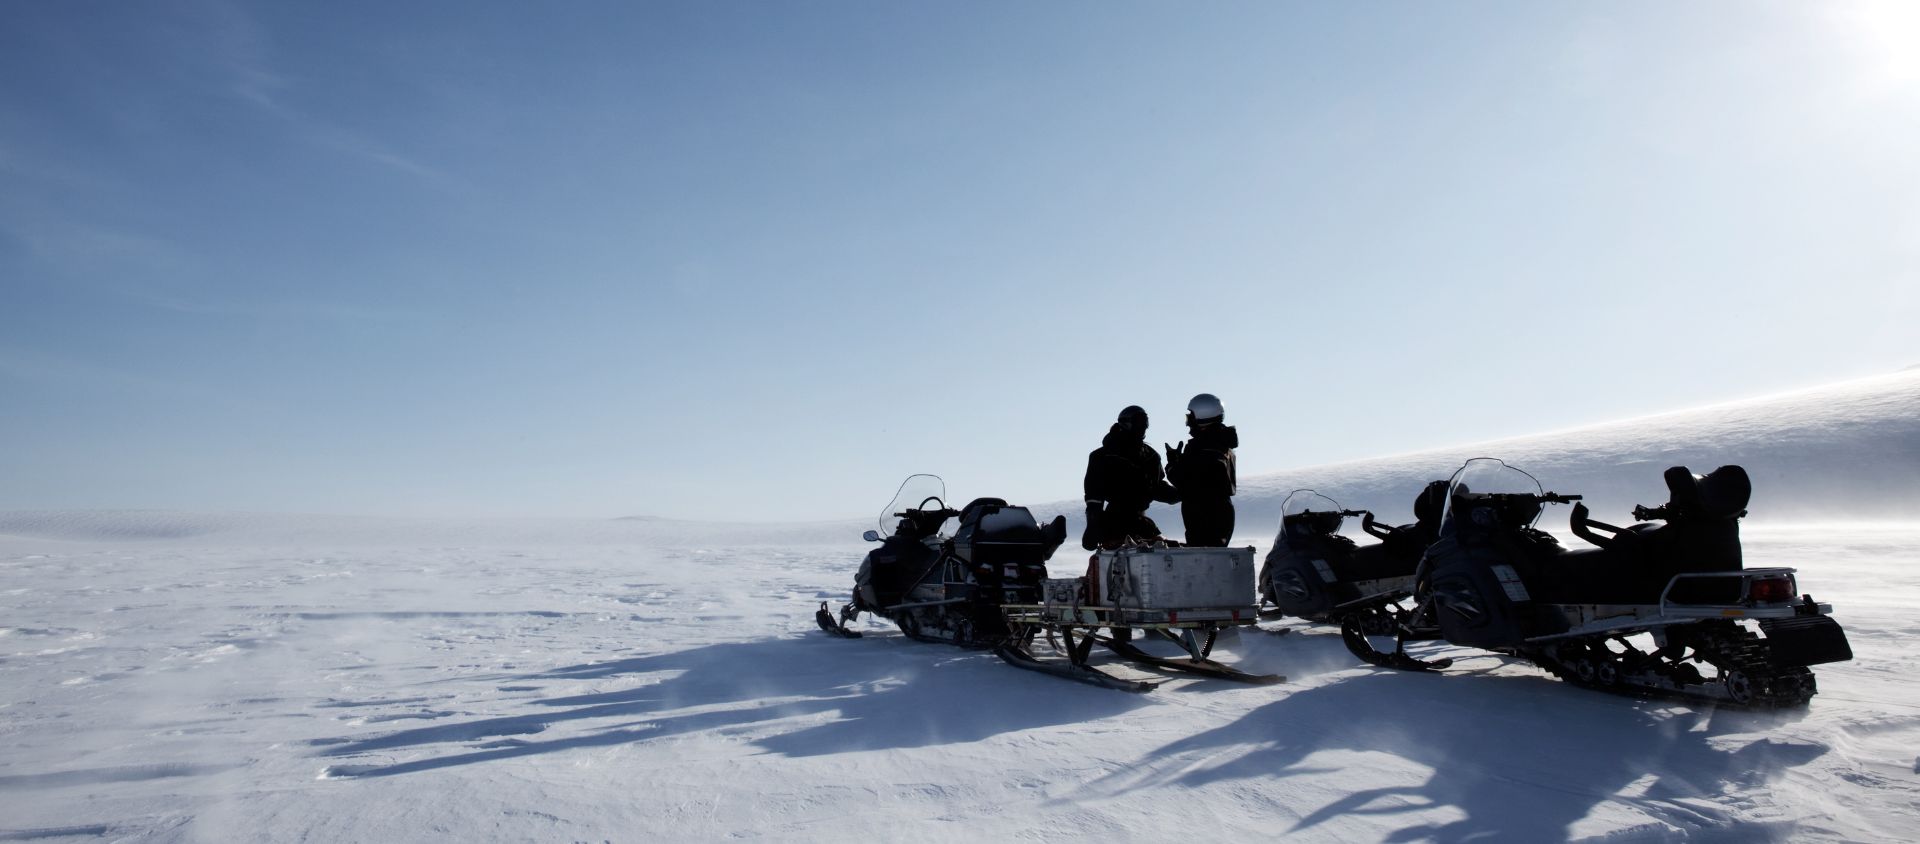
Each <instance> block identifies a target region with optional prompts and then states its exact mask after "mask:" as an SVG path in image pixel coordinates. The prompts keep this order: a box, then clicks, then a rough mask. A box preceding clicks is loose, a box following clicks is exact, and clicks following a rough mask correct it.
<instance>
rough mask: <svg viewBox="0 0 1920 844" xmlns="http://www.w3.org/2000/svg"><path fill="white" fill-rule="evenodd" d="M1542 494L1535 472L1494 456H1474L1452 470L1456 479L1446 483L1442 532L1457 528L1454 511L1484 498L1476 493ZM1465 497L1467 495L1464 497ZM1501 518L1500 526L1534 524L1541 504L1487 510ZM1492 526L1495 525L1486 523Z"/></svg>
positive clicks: (1511, 526)
mask: <svg viewBox="0 0 1920 844" xmlns="http://www.w3.org/2000/svg"><path fill="white" fill-rule="evenodd" d="M1515 493H1518V494H1522V495H1539V494H1540V493H1541V489H1540V482H1539V481H1538V480H1535V479H1534V477H1533V476H1532V475H1529V474H1527V473H1526V472H1523V471H1520V470H1519V469H1516V468H1514V467H1512V466H1508V465H1507V464H1506V462H1505V461H1503V460H1498V459H1495V458H1492V457H1475V458H1474V459H1472V460H1469V461H1467V462H1466V465H1464V466H1461V467H1460V470H1459V471H1457V472H1454V473H1453V479H1452V480H1450V481H1448V482H1447V503H1446V510H1445V511H1443V513H1442V515H1441V517H1440V525H1441V532H1442V533H1446V532H1448V531H1450V530H1451V529H1452V528H1453V527H1454V523H1453V517H1454V510H1455V509H1456V508H1458V507H1462V506H1465V505H1467V504H1468V503H1469V502H1471V501H1475V500H1483V499H1478V498H1477V496H1482V495H1495V494H1515ZM1463 496H1465V497H1463ZM1488 512H1489V513H1490V514H1492V515H1495V516H1497V517H1498V519H1497V521H1498V522H1499V526H1501V527H1508V528H1515V527H1533V524H1534V522H1537V521H1539V520H1540V505H1539V504H1538V503H1537V502H1535V503H1533V504H1530V505H1526V506H1520V507H1503V508H1499V509H1498V511H1497V512H1495V511H1491V510H1490V511H1488ZM1487 526H1489V527H1492V526H1493V525H1492V524H1489V525H1487Z"/></svg>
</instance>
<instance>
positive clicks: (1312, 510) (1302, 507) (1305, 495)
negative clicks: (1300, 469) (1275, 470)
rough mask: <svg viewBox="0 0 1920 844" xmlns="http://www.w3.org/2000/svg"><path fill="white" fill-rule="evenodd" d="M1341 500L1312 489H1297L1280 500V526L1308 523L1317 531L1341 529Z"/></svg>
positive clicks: (1326, 531) (1332, 531) (1324, 531)
mask: <svg viewBox="0 0 1920 844" xmlns="http://www.w3.org/2000/svg"><path fill="white" fill-rule="evenodd" d="M1341 521H1342V519H1341V516H1340V502H1338V501H1335V500H1333V499H1331V498H1328V497H1326V496H1324V495H1321V494H1320V493H1317V492H1314V491H1313V490H1310V489H1296V490H1294V491H1293V492H1291V493H1288V494H1287V498H1286V500H1285V501H1282V502H1280V527H1281V528H1283V529H1284V528H1286V527H1287V526H1288V525H1308V526H1311V527H1312V529H1313V530H1314V532H1315V533H1334V532H1336V531H1338V530H1340V522H1341Z"/></svg>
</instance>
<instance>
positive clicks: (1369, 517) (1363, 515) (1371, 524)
mask: <svg viewBox="0 0 1920 844" xmlns="http://www.w3.org/2000/svg"><path fill="white" fill-rule="evenodd" d="M1342 515H1347V516H1359V517H1360V529H1361V530H1364V531H1366V532H1367V533H1369V534H1371V535H1373V536H1375V537H1377V538H1379V539H1386V538H1388V537H1390V536H1393V533H1394V529H1393V527H1392V526H1382V525H1381V524H1380V523H1379V522H1376V521H1374V520H1373V511H1371V510H1348V511H1346V512H1345V513H1343V514H1342Z"/></svg>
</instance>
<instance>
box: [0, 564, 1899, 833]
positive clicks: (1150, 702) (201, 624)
mask: <svg viewBox="0 0 1920 844" xmlns="http://www.w3.org/2000/svg"><path fill="white" fill-rule="evenodd" d="M448 538H449V539H453V537H448ZM866 547H867V546H865V545H863V544H859V543H851V544H839V545H813V546H794V545H779V546H745V545H742V546H734V547H702V548H693V547H671V546H656V547H622V546H606V545H593V544H588V545H577V546H565V545H555V544H550V543H549V544H542V545H538V546H529V547H495V546H476V547H461V546H459V545H458V544H456V543H448V544H444V545H432V546H419V547H414V546H397V547H365V546H353V545H342V546H341V547H338V548H327V547H322V546H304V547H297V548H289V547H283V546H267V547H248V546H220V545H210V546H196V545H191V544H183V543H181V542H178V541H176V542H164V543H136V544H128V543H115V544H108V543H101V542H98V541H88V542H52V541H46V540H0V572H4V581H0V582H4V584H5V588H4V589H0V613H3V614H4V615H3V616H0V617H4V618H5V619H6V622H5V626H4V632H3V633H0V678H4V679H0V689H3V690H4V691H0V713H3V714H0V749H4V752H0V760H3V761H0V818H4V819H5V820H4V821H0V840H47V841H60V840H98V839H102V838H104V839H109V840H130V841H200V840H236V839H245V840H262V841H282V840H288V841H291V840H454V839H458V840H475V839H515V840H582V841H587V840H591V841H600V840H615V841H621V840H712V839H719V838H731V837H746V838H768V839H779V840H792V839H803V840H821V839H828V838H833V839H844V838H846V837H848V836H854V837H873V838H878V839H882V840H899V839H902V838H914V839H930V840H936V841H939V840H956V841H958V840H981V839H983V838H1005V839H1015V840H1037V839H1060V838H1068V839H1084V838H1095V837H1099V838H1107V839H1116V840H1151V839H1166V838H1168V837H1170V836H1176V835H1190V834H1192V833H1193V832H1194V831H1196V830H1198V831H1205V832H1208V833H1220V834H1259V835H1272V834H1290V835H1293V836H1295V837H1298V838H1300V839H1302V840H1340V841H1353V840H1462V839H1465V838H1470V837H1474V838H1477V837H1492V838H1496V839H1506V840H1529V841H1539V840H1561V839H1583V838H1600V837H1607V838H1626V839H1629V840H1681V839H1687V840H1694V839H1700V838H1707V839H1726V840H1735V839H1738V840H1753V839H1756V838H1786V837H1793V838H1796V839H1801V838H1824V839H1845V840H1898V839H1904V838H1905V837H1906V834H1907V831H1908V830H1910V829H1911V828H1913V826H1914V824H1915V822H1916V815H1920V809H1917V808H1916V806H1920V773H1917V769H1920V758H1916V755H1917V754H1920V694H1916V693H1915V691H1916V685H1915V682H1914V680H1913V679H1912V676H1911V675H1912V673H1913V672H1912V671H1911V670H1910V668H1911V666H1912V663H1913V659H1912V658H1911V657H1910V655H1909V654H1907V653H1906V652H1905V650H1906V649H1905V648H1904V647H1903V645H1905V644H1906V643H1909V642H1911V641H1913V636H1914V634H1915V633H1916V632H1920V623H1916V622H1915V620H1914V619H1916V618H1920V615H1916V614H1915V612H1914V610H1915V604H1916V603H1920V574H1917V573H1920V565H1917V564H1920V530H1915V529H1911V528H1886V529H1867V528H1860V527H1857V526H1855V527H1851V528H1847V529H1845V530H1829V529H1825V528H1820V527H1804V528H1793V529H1768V528H1750V529H1749V530H1748V546H1747V547H1748V555H1749V559H1750V561H1751V564H1754V565H1761V564H1790V565H1798V566H1800V567H1801V569H1802V586H1803V589H1806V590H1809V591H1812V592H1813V593H1814V594H1815V595H1816V596H1817V597H1819V598H1821V599H1822V600H1827V601H1832V602H1834V603H1835V604H1836V607H1837V614H1838V615H1837V617H1838V618H1839V619H1840V621H1841V622H1842V624H1844V625H1845V626H1846V627H1847V630H1848V632H1849V634H1850V635H1851V637H1852V640H1853V643H1854V647H1855V650H1856V652H1857V654H1858V658H1857V659H1856V660H1855V661H1854V662H1850V663H1844V664H1840V665H1831V666H1823V667H1820V668H1818V669H1816V671H1817V673H1818V674H1819V676H1820V680H1821V686H1822V693H1821V694H1820V696H1818V697H1817V698H1815V700H1814V702H1813V704H1812V706H1811V707H1809V708H1808V709H1807V710H1805V711H1803V712H1792V713H1773V714H1762V713H1745V712H1736V711H1713V710H1701V709H1696V708H1694V707H1689V706H1684V705H1679V704H1673V703H1662V702H1646V701H1636V700H1632V699H1627V698H1620V697H1612V696H1607V695H1601V694H1597V693H1593V692H1588V691H1582V690H1579V689H1574V688H1571V687H1569V686H1566V685H1565V684H1562V683H1559V682H1557V681H1554V680H1552V679H1551V678H1549V677H1547V676H1546V675H1545V674H1544V673H1543V672H1541V671H1538V670H1536V669H1533V668H1530V667H1527V666H1524V665H1517V664H1511V663H1508V662H1506V661H1503V660H1500V659H1497V658H1494V657H1489V656H1472V655H1468V654H1469V653H1470V652H1465V651H1462V652H1458V653H1457V654H1456V655H1459V656H1465V658H1464V659H1462V661H1461V663H1460V664H1459V666H1458V667H1457V668H1456V669H1454V670H1452V671H1449V672H1446V676H1430V675H1413V674H1404V673H1396V672H1388V671H1384V670H1378V669H1373V668H1370V667H1365V666H1361V665H1359V664H1357V662H1356V661H1355V660H1354V659H1353V658H1352V657H1351V656H1350V655H1348V654H1347V653H1346V652H1345V650H1344V648H1342V647H1341V646H1340V644H1339V640H1338V636H1337V634H1336V633H1335V632H1334V631H1331V630H1324V629H1320V628H1316V627H1312V626H1308V625H1283V626H1293V627H1295V628H1296V629H1295V630H1294V632H1292V633H1290V634H1288V635H1284V636H1275V635H1270V634H1266V633H1254V632H1249V633H1245V634H1243V635H1242V636H1240V637H1239V640H1238V641H1237V642H1233V643H1229V644H1227V645H1225V646H1223V647H1224V649H1225V650H1226V651H1227V654H1226V658H1228V659H1231V660H1236V661H1239V662H1244V663H1246V664H1247V665H1248V666H1249V667H1252V668H1255V669H1258V670H1262V671H1276V672H1280V673H1285V674H1287V675H1288V676H1289V678H1290V682H1289V683H1287V684H1285V685H1282V686H1275V687H1246V686H1238V685H1234V684H1229V683H1224V682H1220V681H1212V680H1203V679H1187V678H1173V679H1168V680H1167V681H1166V682H1165V683H1164V684H1163V685H1162V686H1161V687H1160V688H1159V689H1157V690H1155V691H1154V692H1153V693H1151V694H1148V695H1128V694H1124V693H1119V692H1113V691H1108V690H1104V689H1097V688H1091V687H1082V686H1079V685H1076V684H1070V683H1065V682H1062V681H1059V680H1056V679H1052V678H1048V677H1043V676H1039V675H1034V674H1030V673H1027V672H1021V671H1017V670H1015V669H1012V668H1009V667H1007V666H1004V665H1001V664H1000V663H999V662H998V661H997V660H995V659H994V658H993V657H992V656H991V655H989V654H983V653H975V652H968V651H961V650H957V649H952V648H946V647H941V646H936V645H926V644H921V643H915V642H911V641H908V640H906V639H904V638H902V637H900V636H899V635H898V634H897V633H894V632H892V631H890V630H889V629H887V628H884V627H882V626H880V625H877V624H869V625H868V626H867V627H866V629H867V630H869V631H870V635H869V637H868V638H865V639H861V640H852V641H844V640H837V639H832V638H829V637H826V636H824V635H823V634H820V633H819V632H818V631H817V630H815V629H813V625H812V620H811V618H810V616H811V614H812V612H813V609H814V608H815V607H816V606H817V605H818V603H819V601H821V600H829V599H830V600H834V601H836V602H838V601H839V600H841V599H842V598H843V597H844V593H845V589H846V588H847V584H848V583H849V582H850V581H851V577H852V570H853V568H854V567H855V566H856V565H857V561H858V559H859V556H860V555H861V554H862V553H864V551H865V549H866ZM1055 559H1056V562H1057V564H1059V565H1065V566H1071V565H1072V564H1073V563H1074V562H1075V561H1076V560H1077V559H1078V555H1077V554H1075V553H1071V552H1070V551H1068V550H1063V551H1062V552H1061V554H1060V555H1059V556H1057V557H1056V558H1055ZM1115 670H1116V671H1119V672H1124V673H1129V674H1130V675H1131V676H1140V677H1156V676H1162V675H1155V674H1152V673H1149V672H1144V671H1135V670H1134V669H1131V668H1117V669H1115Z"/></svg>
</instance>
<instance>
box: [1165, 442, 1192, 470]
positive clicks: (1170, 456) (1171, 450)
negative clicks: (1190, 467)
mask: <svg viewBox="0 0 1920 844" xmlns="http://www.w3.org/2000/svg"><path fill="white" fill-rule="evenodd" d="M1160 445H1161V447H1163V448H1165V449H1166V450H1167V465H1168V466H1172V465H1173V464H1174V462H1175V461H1177V460H1179V459H1180V458H1182V457H1185V456H1186V454H1187V444H1186V443H1181V444H1179V445H1178V446H1172V445H1167V444H1166V443H1161V444H1160Z"/></svg>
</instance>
